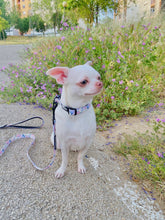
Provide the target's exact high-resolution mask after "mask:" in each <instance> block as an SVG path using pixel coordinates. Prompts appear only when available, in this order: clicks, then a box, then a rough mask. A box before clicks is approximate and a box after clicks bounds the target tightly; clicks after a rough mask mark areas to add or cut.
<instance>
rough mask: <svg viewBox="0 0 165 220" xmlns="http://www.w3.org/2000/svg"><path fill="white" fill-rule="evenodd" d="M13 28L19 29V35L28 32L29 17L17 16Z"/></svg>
mask: <svg viewBox="0 0 165 220" xmlns="http://www.w3.org/2000/svg"><path fill="white" fill-rule="evenodd" d="M15 28H17V29H19V31H20V34H21V35H23V34H24V33H26V32H28V30H29V18H19V19H18V21H17V24H16V25H15Z"/></svg>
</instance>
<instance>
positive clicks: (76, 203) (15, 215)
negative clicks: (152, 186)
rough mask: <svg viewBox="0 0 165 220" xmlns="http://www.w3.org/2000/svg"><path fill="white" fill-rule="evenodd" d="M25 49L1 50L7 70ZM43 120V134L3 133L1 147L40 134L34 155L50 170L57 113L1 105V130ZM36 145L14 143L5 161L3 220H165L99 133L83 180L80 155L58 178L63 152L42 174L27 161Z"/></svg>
mask: <svg viewBox="0 0 165 220" xmlns="http://www.w3.org/2000/svg"><path fill="white" fill-rule="evenodd" d="M24 47H25V46H21V45H17V46H0V65H1V67H3V66H5V65H7V63H10V62H12V61H13V62H14V63H16V62H18V61H20V60H21V59H20V56H18V55H19V52H20V51H22V49H24ZM3 54H4V56H3ZM4 57H6V59H7V60H6V59H3V58H4ZM5 77H6V80H7V76H5ZM3 81H5V80H4V74H3V73H2V71H0V82H1V83H3ZM37 115H38V116H41V117H43V118H44V121H45V125H44V127H43V128H42V129H40V130H30V129H27V130H22V129H8V130H0V146H3V144H4V143H5V142H6V141H7V140H8V139H9V138H10V137H12V136H13V135H16V134H22V133H31V134H34V135H35V136H36V144H35V145H34V147H33V148H32V149H31V151H30V155H31V157H32V159H33V160H34V161H35V162H36V163H37V164H38V165H39V166H43V167H44V166H45V165H47V164H48V162H49V161H50V160H51V158H52V155H53V147H52V146H51V144H50V134H51V130H52V125H51V123H52V122H51V119H52V114H51V112H49V111H47V110H44V109H41V108H38V107H37V106H33V105H21V104H10V105H8V104H6V103H1V104H0V125H3V124H7V123H13V122H17V121H20V120H23V119H26V118H28V117H32V116H37ZM33 123H35V122H32V124H33ZM30 142H31V140H29V139H26V140H20V141H16V142H15V143H12V144H11V145H10V146H9V148H8V149H7V151H6V152H5V154H4V155H3V156H2V157H1V158H0V167H1V169H0V220H10V219H11V220H14V219H16V220H18V219H27V220H28V219H29V220H31V219H36V220H47V219H48V220H51V219H52V220H56V219H57V220H58V219H59V220H60V219H68V220H71V219H73V220H75V219H78V220H81V219H89V220H90V219H92V220H97V219H98V220H99V219H112V220H120V219H121V220H124V219H125V220H136V219H137V220H139V219H145V220H146V219H148V220H151V219H152V220H154V219H155V220H163V219H164V216H163V214H162V211H161V210H160V208H159V206H158V205H157V204H156V203H155V201H153V200H150V199H149V198H148V197H147V196H146V195H145V194H144V192H143V191H142V190H141V189H140V187H139V186H138V185H136V184H135V183H133V182H130V181H129V179H128V178H127V176H125V174H124V170H123V168H121V167H120V166H119V164H118V162H117V160H115V155H113V153H112V152H110V150H108V151H107V145H106V142H107V140H106V139H105V138H104V137H103V136H102V135H101V134H99V133H97V134H96V137H95V141H94V143H93V145H92V146H91V148H90V150H89V151H88V153H87V156H88V158H85V164H86V167H87V173H86V174H85V175H81V174H79V173H78V172H77V163H76V157H77V153H74V152H70V156H69V165H68V168H67V172H66V175H65V177H64V178H62V179H55V177H54V172H55V170H56V169H57V168H58V167H59V165H60V162H61V152H60V151H57V156H56V160H55V163H54V165H53V166H52V167H51V168H50V169H48V170H46V171H44V172H41V171H36V170H35V169H34V168H33V167H32V165H31V164H30V162H29V161H28V159H27V156H26V150H27V147H28V145H29V144H30Z"/></svg>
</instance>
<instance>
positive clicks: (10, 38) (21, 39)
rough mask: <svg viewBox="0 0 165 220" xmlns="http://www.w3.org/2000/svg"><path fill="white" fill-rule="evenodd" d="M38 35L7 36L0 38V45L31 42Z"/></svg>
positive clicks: (36, 38) (35, 39) (34, 40)
mask: <svg viewBox="0 0 165 220" xmlns="http://www.w3.org/2000/svg"><path fill="white" fill-rule="evenodd" d="M38 39H40V38H39V37H24V36H8V37H7V38H6V39H5V40H0V45H16V44H31V43H34V42H36V41H37V40H38Z"/></svg>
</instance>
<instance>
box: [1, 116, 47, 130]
mask: <svg viewBox="0 0 165 220" xmlns="http://www.w3.org/2000/svg"><path fill="white" fill-rule="evenodd" d="M34 119H40V120H41V121H42V124H41V125H39V126H23V125H20V124H23V123H25V122H27V121H31V120H34ZM43 125H44V120H43V118H41V117H39V116H36V117H32V118H28V119H26V120H24V121H20V122H17V123H15V124H9V125H8V124H6V125H3V126H0V129H5V128H24V129H37V128H41V127H43Z"/></svg>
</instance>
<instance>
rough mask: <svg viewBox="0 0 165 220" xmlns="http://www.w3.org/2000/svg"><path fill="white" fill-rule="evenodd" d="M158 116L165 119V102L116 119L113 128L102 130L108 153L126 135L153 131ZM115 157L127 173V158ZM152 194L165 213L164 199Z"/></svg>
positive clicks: (141, 185) (110, 153)
mask: <svg viewBox="0 0 165 220" xmlns="http://www.w3.org/2000/svg"><path fill="white" fill-rule="evenodd" d="M158 118H159V119H165V103H163V104H162V105H161V106H159V105H155V107H152V108H150V109H148V110H146V111H144V112H142V113H141V114H140V115H138V116H134V117H124V118H122V120H120V121H114V123H113V126H112V127H111V128H109V129H108V130H107V131H103V132H100V134H101V135H102V136H103V137H104V138H105V139H106V145H107V146H108V147H107V149H106V152H107V153H108V155H112V152H113V146H114V145H116V144H117V143H119V142H120V141H124V139H125V138H124V135H130V136H132V137H133V136H136V133H141V134H145V132H146V131H148V132H149V133H151V132H153V122H154V121H156V119H158ZM115 159H116V160H118V161H119V163H120V166H121V167H123V170H125V173H127V172H128V169H129V167H128V166H127V163H126V162H125V158H124V157H121V156H117V155H115ZM127 178H129V175H128V176H127ZM131 180H132V179H131ZM136 183H137V184H139V185H140V187H141V188H143V187H144V185H143V183H142V182H137V181H136ZM144 184H145V183H144ZM164 184H165V183H164ZM145 193H147V192H145ZM149 196H151V195H149ZM152 196H154V197H155V198H156V199H157V201H158V202H159V204H160V206H161V208H162V210H163V211H164V213H165V203H164V201H162V200H161V199H159V197H158V196H157V195H156V194H154V195H152Z"/></svg>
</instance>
